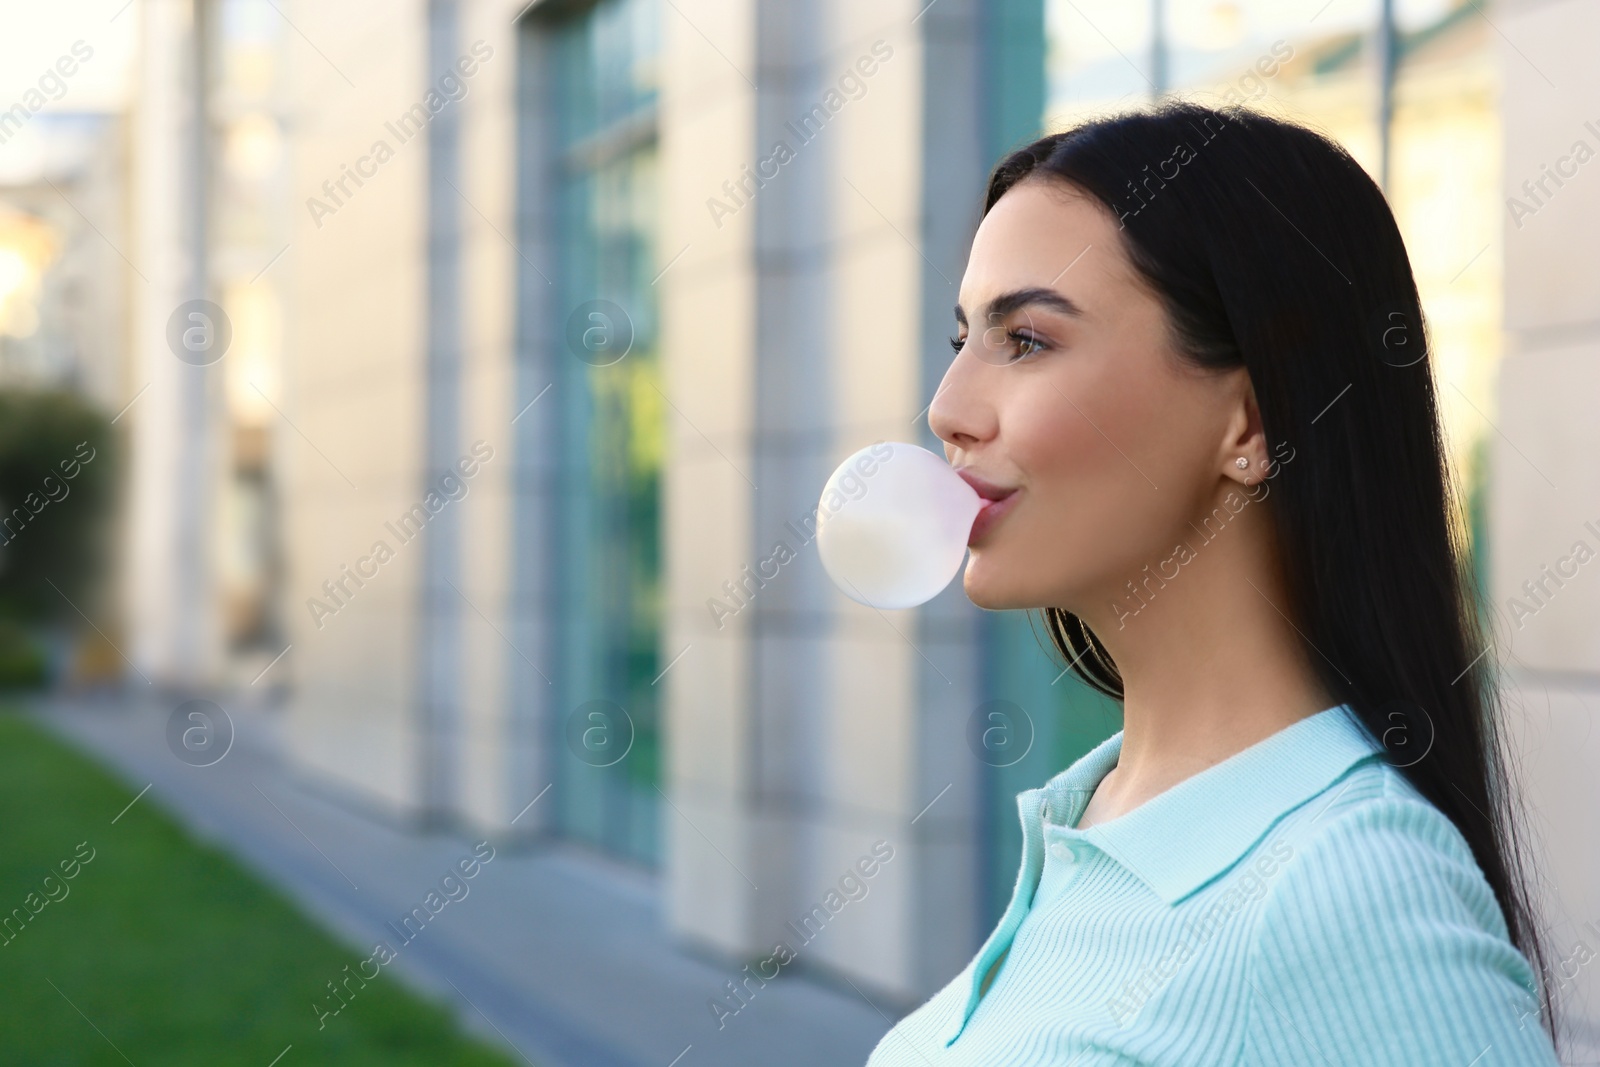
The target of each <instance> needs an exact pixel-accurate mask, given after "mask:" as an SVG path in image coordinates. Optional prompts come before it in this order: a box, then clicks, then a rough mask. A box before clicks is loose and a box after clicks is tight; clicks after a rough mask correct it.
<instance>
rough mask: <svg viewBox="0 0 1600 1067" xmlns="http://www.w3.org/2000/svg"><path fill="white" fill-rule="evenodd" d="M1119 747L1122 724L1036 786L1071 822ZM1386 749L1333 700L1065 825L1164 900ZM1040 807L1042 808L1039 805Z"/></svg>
mask: <svg viewBox="0 0 1600 1067" xmlns="http://www.w3.org/2000/svg"><path fill="white" fill-rule="evenodd" d="M1121 752H1122V732H1121V731H1118V732H1117V733H1116V734H1113V735H1112V736H1111V737H1109V738H1107V739H1106V740H1105V741H1103V742H1101V743H1100V744H1099V745H1097V746H1096V747H1095V748H1094V749H1093V750H1091V751H1090V752H1089V753H1088V754H1086V755H1085V756H1083V757H1082V758H1081V759H1079V760H1078V761H1077V762H1075V763H1073V765H1072V766H1071V767H1068V768H1067V769H1066V770H1065V771H1062V772H1061V773H1060V774H1058V775H1056V776H1055V777H1054V778H1052V779H1051V780H1050V781H1049V782H1047V783H1046V784H1045V785H1044V787H1043V788H1042V789H1040V790H1029V791H1028V792H1038V793H1041V794H1042V795H1043V797H1042V799H1043V800H1044V801H1045V802H1046V803H1048V805H1049V808H1050V810H1053V811H1054V812H1055V814H1056V818H1057V819H1062V818H1064V817H1067V816H1070V818H1069V819H1067V821H1068V823H1069V825H1070V823H1071V822H1076V821H1077V817H1078V815H1079V814H1080V813H1081V812H1082V810H1083V808H1084V806H1085V805H1087V803H1088V797H1089V794H1090V793H1092V792H1093V791H1094V789H1095V787H1096V786H1097V785H1098V784H1099V782H1100V779H1101V778H1103V777H1105V775H1106V773H1107V772H1108V771H1110V770H1111V768H1112V767H1114V766H1116V763H1117V759H1118V757H1119V756H1120V755H1121ZM1382 752H1383V746H1382V745H1381V744H1380V743H1379V742H1378V741H1377V740H1376V739H1375V738H1374V737H1373V736H1372V734H1371V733H1370V732H1369V731H1368V730H1367V728H1366V726H1365V725H1364V724H1362V723H1361V721H1360V720H1359V719H1357V718H1356V716H1355V714H1354V712H1353V711H1352V709H1351V708H1350V706H1349V705H1348V704H1337V705H1335V706H1333V707H1331V708H1326V709H1324V710H1322V711H1319V712H1317V713H1316V714H1314V715H1310V716H1307V717H1306V718H1304V719H1301V720H1300V721H1299V722H1296V723H1294V724H1292V725H1290V726H1287V727H1284V728H1283V729H1281V730H1279V731H1278V732H1276V733H1274V734H1272V735H1270V736H1269V737H1266V738H1264V739H1263V740H1261V741H1258V742H1256V743H1255V744H1253V745H1251V746H1250V747H1249V748H1246V749H1244V750H1242V751H1240V752H1236V753H1234V754H1233V755H1232V756H1230V757H1228V758H1227V759H1225V760H1223V761H1222V762H1221V763H1218V764H1215V765H1214V766H1211V767H1208V768H1206V769H1205V770H1203V771H1201V772H1199V773H1198V774H1194V775H1191V776H1190V777H1188V778H1186V779H1184V780H1183V781H1181V782H1179V783H1178V784H1177V785H1174V786H1172V787H1171V788H1169V789H1167V790H1165V791H1164V792H1162V793H1160V794H1158V795H1156V796H1154V797H1152V798H1151V799H1149V800H1147V801H1145V802H1144V803H1142V804H1140V805H1139V806H1138V807H1136V808H1134V809H1133V810H1132V811H1130V812H1128V813H1127V814H1125V815H1121V816H1119V817H1117V818H1115V819H1112V820H1111V821H1109V822H1105V823H1098V824H1096V825H1093V826H1090V827H1089V828H1088V829H1087V830H1082V831H1076V830H1068V831H1067V832H1068V833H1079V834H1081V835H1082V837H1083V839H1084V840H1086V841H1088V842H1089V843H1090V844H1093V845H1095V846H1096V847H1098V848H1100V849H1101V850H1102V851H1104V852H1105V853H1107V854H1108V855H1109V856H1110V857H1111V858H1112V859H1114V860H1116V861H1117V862H1118V863H1120V864H1122V866H1124V867H1126V868H1127V869H1128V870H1129V872H1130V873H1132V874H1133V875H1134V876H1135V877H1137V878H1139V879H1140V880H1141V881H1143V882H1144V883H1145V884H1146V885H1148V886H1149V887H1150V889H1151V890H1152V891H1154V892H1155V894H1156V895H1157V896H1159V897H1160V898H1161V899H1162V900H1163V901H1165V902H1166V903H1167V904H1169V905H1170V904H1176V903H1178V902H1179V901H1180V900H1182V899H1183V898H1185V897H1187V896H1188V895H1189V894H1190V893H1193V892H1194V891H1195V890H1197V889H1199V888H1200V887H1202V886H1203V885H1205V884H1206V883H1207V882H1209V881H1211V879H1213V878H1215V877H1216V876H1217V875H1218V874H1221V873H1222V872H1223V871H1225V870H1227V869H1228V868H1229V867H1231V866H1232V865H1233V864H1234V863H1235V862H1236V861H1237V860H1238V859H1239V858H1240V857H1241V856H1242V855H1244V853H1245V852H1247V851H1248V850H1249V849H1250V847H1251V846H1252V845H1254V844H1255V843H1256V842H1257V841H1259V840H1260V839H1261V837H1262V836H1263V835H1264V834H1266V832H1267V831H1268V830H1269V829H1270V828H1271V827H1272V824H1273V823H1275V822H1277V821H1278V819H1279V818H1281V817H1282V816H1283V815H1285V814H1287V813H1288V812H1289V811H1291V810H1293V809H1294V808H1296V807H1298V806H1300V805H1301V804H1303V803H1304V802H1305V801H1307V800H1309V799H1310V798H1311V797H1314V796H1316V795H1317V794H1318V793H1320V792H1322V791H1323V790H1324V789H1326V788H1327V787H1328V786H1329V785H1331V784H1332V783H1333V782H1334V781H1335V780H1337V779H1338V778H1339V777H1340V776H1341V775H1343V774H1344V772H1345V771H1347V770H1349V769H1350V768H1351V767H1352V766H1354V765H1355V764H1357V763H1359V762H1361V761H1362V760H1365V759H1368V758H1371V757H1373V756H1376V755H1378V754H1381V753H1382ZM1033 810H1034V811H1036V812H1037V811H1039V808H1038V807H1034V809H1033Z"/></svg>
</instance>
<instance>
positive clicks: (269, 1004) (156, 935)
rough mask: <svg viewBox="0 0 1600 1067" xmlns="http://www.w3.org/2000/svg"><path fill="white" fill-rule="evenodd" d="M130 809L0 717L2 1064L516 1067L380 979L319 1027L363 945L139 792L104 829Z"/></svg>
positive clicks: (106, 781)
mask: <svg viewBox="0 0 1600 1067" xmlns="http://www.w3.org/2000/svg"><path fill="white" fill-rule="evenodd" d="M133 797H134V791H131V790H129V789H127V788H125V787H124V786H122V785H121V784H120V783H119V782H117V781H116V780H115V779H113V778H112V777H110V776H109V775H108V774H106V773H105V772H104V771H102V770H101V769H100V767H99V766H97V765H96V764H94V763H92V762H89V761H88V760H86V759H84V758H83V757H82V756H80V755H78V754H77V753H76V752H74V751H73V750H71V749H69V748H66V747H64V746H63V745H61V744H60V743H59V742H57V741H56V740H55V739H54V738H52V737H50V736H49V735H47V734H45V733H43V732H41V731H40V729H39V728H38V727H36V726H35V725H33V724H32V723H30V722H28V721H26V720H24V719H20V718H18V717H17V716H16V715H15V714H11V713H0V826H3V828H4V830H3V837H0V918H3V917H7V916H12V914H13V909H20V910H21V913H22V914H23V915H28V916H31V918H30V920H29V921H28V922H27V923H26V924H25V925H24V924H23V923H22V922H21V921H20V919H18V918H17V917H14V916H13V917H12V921H11V923H10V924H9V927H8V928H6V929H4V931H3V932H0V1064H8V1065H9V1064H19V1065H21V1064H26V1065H28V1067H44V1065H67V1064H95V1065H101V1064H104V1065H118V1067H121V1065H125V1064H128V1063H132V1064H135V1065H137V1067H158V1065H159V1067H190V1065H192V1067H216V1065H218V1064H230V1065H231V1064H246V1065H251V1067H267V1065H268V1064H270V1063H272V1061H273V1059H274V1057H277V1056H279V1054H280V1053H283V1052H284V1049H285V1047H287V1046H293V1047H292V1048H290V1049H289V1051H288V1052H287V1054H284V1055H283V1057H282V1059H280V1060H278V1061H277V1067H308V1065H310V1064H340V1065H363V1064H371V1065H373V1067H377V1065H383V1067H397V1065H406V1064H416V1065H417V1067H440V1065H450V1067H457V1065H462V1067H476V1065H483V1067H509V1065H511V1064H512V1063H513V1062H516V1061H513V1060H512V1059H510V1058H508V1057H507V1056H504V1055H502V1054H500V1053H499V1052H498V1051H495V1050H491V1049H488V1048H486V1047H485V1046H483V1045H482V1044H480V1043H478V1042H476V1041H474V1040H470V1039H468V1038H467V1037H465V1036H463V1034H462V1033H461V1031H460V1029H459V1028H458V1027H457V1026H456V1025H455V1023H454V1022H453V1021H452V1019H451V1016H450V1014H449V1013H448V1012H447V1011H446V1010H445V1009H444V1008H442V1007H440V1006H437V1005H434V1004H431V1003H428V1002H426V1001H423V1000H421V999H419V998H418V997H417V996H415V995H413V994H412V993H410V992H409V991H407V990H405V989H404V988H402V987H401V986H399V985H398V984H397V983H396V982H395V980H394V978H393V977H392V976H391V975H389V974H387V973H383V974H380V975H379V977H377V978H376V979H374V980H372V981H371V982H369V983H368V984H367V986H366V987H365V988H364V989H360V990H359V992H358V993H357V995H356V996H354V997H352V998H351V1000H350V1003H349V1005H348V1006H347V1007H346V1008H345V1009H344V1010H343V1011H342V1012H340V1013H339V1014H338V1015H337V1016H329V1017H328V1018H327V1019H326V1020H325V1023H326V1025H325V1026H324V1027H323V1028H322V1029H320V1030H319V1029H318V1019H317V1015H316V1012H315V1011H314V1010H313V1008H312V1004H313V1002H314V1001H316V1002H319V1003H324V1004H326V1003H328V1001H327V998H328V997H329V993H328V990H327V986H326V983H327V982H328V981H330V980H332V979H334V978H336V977H338V976H340V975H341V972H342V971H343V968H344V967H345V965H346V964H349V965H351V967H352V970H354V969H355V965H356V964H357V962H358V961H360V960H362V959H364V958H366V956H367V955H368V953H369V952H370V947H368V948H365V949H358V948H355V947H351V946H344V945H341V944H340V943H338V942H336V941H335V940H333V939H332V938H330V937H329V936H328V935H327V934H325V933H323V932H322V931H321V930H320V929H318V928H317V927H316V926H314V925H313V924H312V923H311V922H310V921H309V920H307V919H306V918H305V916H303V915H301V914H300V912H299V911H297V910H296V909H295V908H294V907H293V906H292V905H291V904H290V903H289V902H288V901H287V900H286V899H285V898H284V897H282V896H280V895H279V894H278V893H277V892H276V891H274V890H272V889H269V888H267V887H266V886H264V885H262V884H261V883H260V882H258V881H257V880H256V879H255V878H253V877H252V876H250V875H249V874H247V873H246V872H245V871H244V870H243V869H241V868H240V867H239V865H238V864H237V863H235V862H234V861H233V860H232V859H231V858H230V857H229V856H228V855H227V854H225V853H223V852H220V851H218V850H216V849H214V848H211V847H208V846H207V845H205V844H202V843H199V842H197V841H196V840H194V839H193V838H191V837H190V836H189V835H188V834H187V833H186V832H185V831H183V830H182V829H180V828H179V827H178V826H177V824H176V823H174V822H173V820H172V819H171V818H170V817H168V815H167V814H166V813H165V812H164V811H163V810H162V809H161V808H160V807H159V805H158V804H157V803H156V802H155V801H154V800H153V799H152V797H151V796H149V795H146V796H145V797H144V798H143V799H142V800H140V801H139V803H137V804H135V805H134V806H133V808H132V809H131V810H129V811H128V812H127V814H125V815H123V816H122V817H121V818H120V819H119V820H118V821H117V822H116V824H115V825H113V824H112V821H111V820H112V818H113V817H115V816H116V815H117V813H118V812H120V811H122V809H123V808H124V807H125V806H126V805H127V804H128V802H129V801H130V800H132V799H133ZM80 845H82V847H81V848H80ZM90 850H93V851H92V856H93V858H92V859H91V860H90V861H89V862H87V863H78V864H77V865H76V866H74V861H75V860H78V859H79V858H80V857H82V856H89V855H90V854H91V852H90ZM64 861H65V863H66V864H67V866H66V867H65V868H64V869H63V868H62V867H61V866H60V865H61V864H62V863H63V862H64ZM74 870H75V871H76V874H75V877H72V878H70V879H68V878H66V877H64V874H65V873H70V872H73V871H74ZM51 874H53V875H54V877H53V878H51V879H50V880H49V881H48V882H47V881H46V876H47V875H51ZM30 894H33V896H31V897H30ZM35 909H37V912H36V913H35ZM19 930H20V932H19ZM8 938H9V939H10V940H7V939H8ZM386 971H387V968H385V972H386ZM97 1031H98V1032H97ZM113 1045H115V1047H114V1048H113ZM119 1050H120V1051H119Z"/></svg>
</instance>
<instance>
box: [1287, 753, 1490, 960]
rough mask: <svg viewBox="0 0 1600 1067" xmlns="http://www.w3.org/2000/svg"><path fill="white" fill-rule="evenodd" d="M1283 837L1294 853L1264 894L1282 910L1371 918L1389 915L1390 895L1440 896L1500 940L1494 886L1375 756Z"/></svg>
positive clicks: (1436, 816) (1402, 779)
mask: <svg viewBox="0 0 1600 1067" xmlns="http://www.w3.org/2000/svg"><path fill="white" fill-rule="evenodd" d="M1282 833H1283V836H1284V837H1285V838H1286V840H1287V844H1288V847H1289V849H1290V850H1291V851H1292V854H1293V855H1292V859H1291V861H1290V863H1289V866H1288V867H1287V868H1286V870H1285V876H1284V877H1283V878H1282V879H1281V880H1279V883H1278V884H1277V885H1276V886H1274V887H1273V892H1272V894H1271V896H1272V897H1273V898H1276V900H1275V902H1274V903H1275V906H1276V909H1277V910H1278V911H1280V912H1281V911H1284V910H1288V909H1295V910H1298V909H1299V908H1300V907H1303V906H1305V905H1306V904H1314V905H1315V906H1318V907H1322V908H1330V907H1336V908H1338V909H1339V910H1340V911H1341V912H1346V913H1350V914H1351V915H1353V916H1354V917H1358V918H1366V919H1369V920H1371V921H1372V922H1375V923H1378V922H1382V921H1383V920H1384V919H1385V918H1386V917H1391V916H1393V915H1394V914H1395V912H1394V910H1393V903H1394V898H1396V897H1398V896H1405V895H1412V896H1414V895H1416V894H1419V893H1420V894H1423V895H1424V896H1427V897H1429V898H1430V899H1432V901H1433V903H1434V904H1436V905H1440V906H1442V905H1444V904H1445V903H1446V901H1447V900H1448V901H1449V902H1451V903H1452V904H1453V905H1454V906H1455V907H1457V908H1461V909H1464V911H1463V913H1462V917H1463V918H1469V917H1470V918H1471V919H1472V920H1473V922H1474V924H1475V925H1477V926H1479V927H1481V928H1482V929H1484V930H1485V931H1488V932H1491V933H1494V934H1496V935H1498V936H1500V937H1502V938H1503V937H1506V936H1507V931H1506V926H1505V920H1504V917H1503V915H1502V914H1501V911H1500V907H1499V904H1498V901H1497V900H1496V898H1495V895H1494V891H1493V889H1492V888H1491V887H1490V885H1489V882H1488V880H1487V879H1486V878H1485V877H1484V875H1483V871H1482V869H1481V868H1480V867H1479V866H1478V862H1477V860H1476V859H1475V858H1474V856H1473V854H1472V849H1471V847H1470V846H1469V845H1468V844H1467V840H1466V838H1465V837H1464V836H1463V835H1462V833H1461V831H1460V829H1458V828H1457V826H1456V824H1455V823H1454V822H1453V821H1451V819H1450V817H1449V816H1447V815H1445V814H1444V812H1442V811H1440V810H1439V808H1438V807H1437V806H1436V805H1435V804H1434V803H1433V802H1432V801H1430V800H1429V799H1428V798H1427V797H1425V796H1423V794H1422V793H1421V792H1420V791H1419V790H1418V789H1417V787H1416V786H1415V785H1413V784H1412V783H1411V781H1410V779H1408V778H1407V777H1406V776H1405V774H1404V772H1403V770H1402V769H1400V768H1398V767H1396V766H1395V765H1393V764H1391V763H1389V762H1388V761H1387V760H1384V759H1382V758H1381V757H1380V758H1376V759H1372V760H1367V761H1364V762H1362V763H1361V764H1358V765H1357V766H1355V767H1353V768H1352V769H1351V770H1350V771H1349V773H1347V774H1346V775H1344V776H1343V777H1342V778H1340V779H1339V780H1337V781H1335V782H1334V783H1333V784H1331V785H1330V786H1329V787H1328V788H1327V789H1325V790H1324V791H1323V792H1322V793H1320V794H1318V795H1317V796H1315V797H1313V798H1311V800H1309V801H1307V802H1306V803H1305V804H1304V805H1303V806H1301V808H1300V809H1298V810H1297V811H1296V812H1295V813H1294V815H1293V817H1291V818H1290V819H1288V820H1286V821H1285V826H1284V827H1283V830H1282ZM1301 898H1307V899H1306V900H1302V899H1301ZM1270 911H1271V909H1269V912H1270Z"/></svg>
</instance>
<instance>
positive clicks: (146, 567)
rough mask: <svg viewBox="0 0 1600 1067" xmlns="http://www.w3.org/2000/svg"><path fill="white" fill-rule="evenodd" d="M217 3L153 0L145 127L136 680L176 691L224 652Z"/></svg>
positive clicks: (140, 108) (135, 489)
mask: <svg viewBox="0 0 1600 1067" xmlns="http://www.w3.org/2000/svg"><path fill="white" fill-rule="evenodd" d="M206 10H207V4H206V3H205V2H204V0H149V2H147V3H145V4H142V5H141V6H140V8H139V11H140V15H141V17H142V19H143V22H142V23H141V26H140V49H139V61H138V66H137V75H136V76H137V78H138V80H139V89H138V93H137V94H136V99H137V104H136V110H135V115H134V124H135V128H136V132H135V134H134V136H133V138H132V170H133V176H132V186H133V191H132V196H133V201H134V205H135V206H134V209H133V211H132V212H131V226H130V229H131V232H132V234H133V240H132V242H131V247H132V249H133V253H132V257H131V258H132V271H133V272H134V274H133V277H132V280H131V283H130V288H131V290H132V293H133V308H134V340H133V362H134V368H135V370H134V374H133V378H134V382H135V384H134V389H135V390H136V394H135V395H136V396H137V399H136V400H134V398H133V397H130V398H129V399H130V400H134V402H133V404H132V406H131V407H130V408H129V409H128V411H127V413H126V414H125V415H124V416H123V420H125V421H126V422H127V423H128V424H129V425H130V435H131V444H132V449H131V458H132V463H133V467H132V472H131V485H130V490H129V496H128V501H129V505H128V506H129V509H130V512H129V519H128V530H129V540H128V546H129V548H128V553H129V554H128V558H127V560H126V570H125V573H126V575H127V581H128V583H129V585H128V596H127V613H128V619H127V626H128V634H129V642H128V643H129V649H128V654H129V655H130V657H131V658H132V661H133V663H134V666H135V668H136V670H137V671H138V672H139V673H140V674H141V675H143V678H136V679H135V682H136V683H137V682H140V681H143V680H145V679H148V680H149V681H150V682H153V683H155V684H159V685H162V686H170V687H176V688H193V687H201V686H206V685H209V684H211V683H213V682H215V681H216V680H217V674H218V670H219V668H220V666H221V657H222V651H223V649H222V633H221V613H220V610H219V605H218V603H217V574H216V562H215V555H216V544H215V540H216V538H215V527H216V523H215V516H214V512H215V504H216V499H217V493H218V490H219V486H220V481H221V478H222V476H223V472H224V471H225V470H226V469H227V464H226V462H225V456H226V448H227V437H226V435H225V434H224V433H223V432H222V431H223V428H224V421H225V420H224V418H223V416H222V409H221V395H222V394H221V379H220V374H221V369H220V367H219V366H218V365H217V361H218V360H220V359H221V358H225V352H224V350H223V349H222V345H223V344H224V342H225V339H226V337H227V334H228V332H229V331H230V330H231V326H230V325H229V324H228V323H227V321H226V313H225V312H221V313H219V311H218V309H217V307H216V305H215V304H212V305H210V306H205V305H201V304H198V303H196V302H197V301H201V300H206V299H209V298H213V297H214V295H215V294H213V293H211V292H210V286H209V278H208V276H207V271H206V239H207V237H206V228H207V217H206V213H207V199H208V198H207V189H208V185H209V182H208V180H207V178H208V167H209V164H208V158H209V157H208V149H207V147H206V111H205V85H206V72H205V63H204V56H205V52H206V45H205V41H206V29H205V14H206ZM175 344H176V346H177V349H178V350H181V352H182V353H183V354H182V356H180V355H179V352H178V351H176V350H175V347H174V346H175ZM138 390H143V392H142V393H139V392H137V391H138ZM119 421H120V420H119Z"/></svg>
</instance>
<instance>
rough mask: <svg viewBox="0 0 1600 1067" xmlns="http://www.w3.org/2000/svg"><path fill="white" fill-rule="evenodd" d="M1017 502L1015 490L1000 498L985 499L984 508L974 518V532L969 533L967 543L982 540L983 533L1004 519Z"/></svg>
mask: <svg viewBox="0 0 1600 1067" xmlns="http://www.w3.org/2000/svg"><path fill="white" fill-rule="evenodd" d="M1016 502H1017V494H1016V492H1014V491H1013V492H1010V493H1007V494H1006V495H1005V496H1004V497H1002V498H1001V499H999V500H985V501H984V503H983V508H982V509H981V510H979V512H978V517H977V518H976V519H973V520H972V532H971V533H970V534H968V535H967V544H968V545H975V544H977V543H978V542H979V541H980V540H982V538H983V535H984V534H986V533H988V532H989V530H990V529H992V528H993V527H994V524H995V523H997V522H999V521H1000V520H1001V519H1003V518H1004V517H1005V515H1006V513H1007V512H1009V511H1010V510H1011V509H1012V507H1013V506H1014V505H1015V504H1016Z"/></svg>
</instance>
